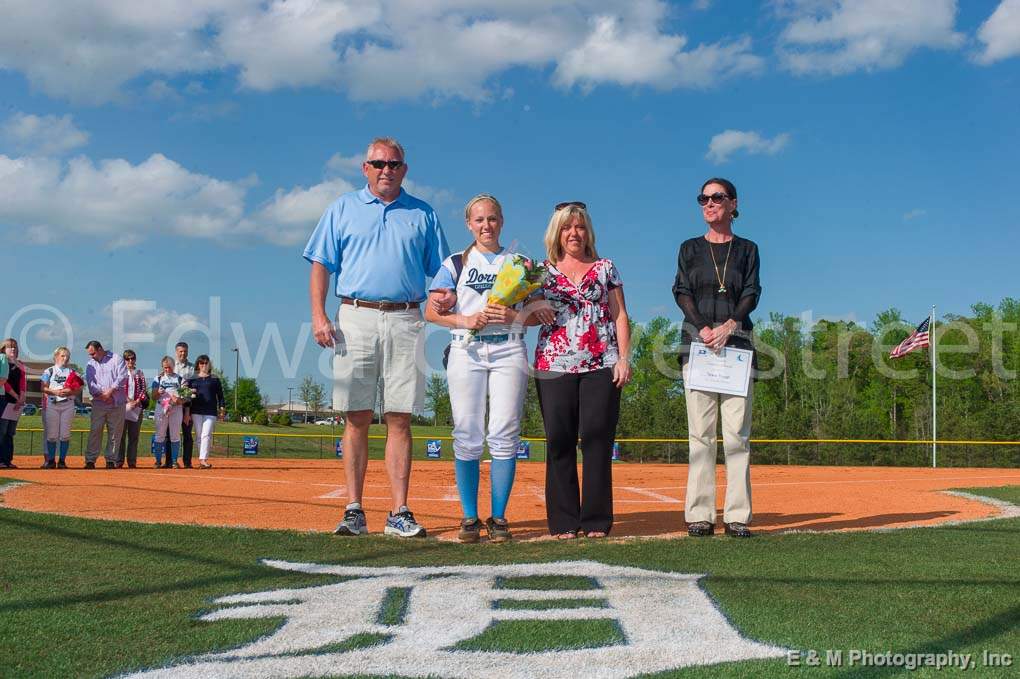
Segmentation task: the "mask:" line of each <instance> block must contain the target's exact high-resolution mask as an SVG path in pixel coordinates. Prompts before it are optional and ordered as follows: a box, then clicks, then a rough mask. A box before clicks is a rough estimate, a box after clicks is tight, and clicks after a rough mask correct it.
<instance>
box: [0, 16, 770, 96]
mask: <svg viewBox="0 0 1020 679" xmlns="http://www.w3.org/2000/svg"><path fill="white" fill-rule="evenodd" d="M669 11H670V10H669V5H668V3H666V2H664V1H663V0H632V2H629V3H619V2H615V1H614V0H547V1H541V0H520V1H519V2H515V3H506V2H503V1H502V0H444V2H430V3H422V2H420V1H419V0H357V1H355V0H287V1H284V0H271V1H270V2H265V1H263V0H194V1H192V2H188V3H143V4H141V5H139V4H138V3H135V2H129V1H128V0H79V1H78V2H75V3H73V4H71V5H68V4H67V3H66V2H61V1H60V0H35V1H34V2H32V3H26V4H25V5H24V8H19V11H18V12H8V15H9V16H5V17H3V19H4V20H3V21H0V69H9V70H15V71H19V72H22V73H24V74H25V75H26V77H27V78H28V79H29V81H30V82H31V83H32V84H33V85H34V86H35V87H37V88H39V89H41V90H43V91H44V92H46V93H47V94H50V95H53V96H61V97H67V98H70V99H73V100H76V101H83V102H91V103H101V102H105V101H109V100H112V99H116V98H118V97H120V96H123V90H124V88H125V87H130V86H131V85H132V84H133V81H136V80H141V79H143V78H148V77H151V78H153V80H154V81H155V82H157V83H158V82H162V83H164V85H165V81H166V79H167V78H172V77H175V76H178V75H181V74H185V73H205V72H214V71H226V70H236V72H237V74H238V78H239V82H240V85H241V86H242V87H245V88H249V89H253V90H258V91H268V90H274V89H279V88H287V87H328V88H336V89H340V90H344V91H346V92H347V93H348V94H349V95H350V96H351V97H352V98H353V99H356V100H372V101H385V100H399V99H414V98H419V97H423V96H428V97H433V98H435V97H440V98H442V97H456V98H461V99H466V100H468V101H474V102H485V101H490V100H492V99H494V98H496V97H498V96H499V94H500V93H501V92H502V91H503V88H502V87H500V85H499V83H497V82H493V80H494V79H496V78H498V77H499V76H500V75H501V74H502V73H504V72H505V71H507V70H509V69H512V68H518V67H524V68H534V69H549V68H550V67H552V68H551V69H550V70H551V72H552V73H553V79H554V82H556V83H557V84H559V85H561V86H564V87H572V86H574V85H579V86H581V87H584V88H591V87H594V86H597V85H600V84H604V83H612V84H618V85H624V86H634V85H638V86H652V87H658V88H674V87H692V86H693V87H701V86H704V85H706V84H709V83H711V82H713V81H714V80H715V79H718V78H719V77H720V74H721V75H722V76H730V75H736V74H741V73H747V72H751V71H755V70H757V69H759V68H760V67H761V64H762V60H761V59H760V58H759V57H757V56H755V55H753V54H752V53H751V52H750V41H749V40H748V39H747V38H742V39H731V40H724V41H721V42H717V43H710V44H705V45H699V46H697V47H695V48H693V49H687V45H688V39H687V37H686V36H684V35H681V34H674V33H670V32H668V31H667V29H666V28H665V26H666V20H667V18H668V14H669ZM149 87H150V88H151V87H152V86H151V85H150V86H149ZM155 88H156V89H155V90H150V91H149V94H150V95H155V96H159V95H166V94H168V92H167V91H166V88H165V87H163V86H161V85H155Z"/></svg>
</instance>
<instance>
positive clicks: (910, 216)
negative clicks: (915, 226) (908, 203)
mask: <svg viewBox="0 0 1020 679" xmlns="http://www.w3.org/2000/svg"><path fill="white" fill-rule="evenodd" d="M926 214H928V211H927V210H922V209H921V208H919V207H915V208H914V209H913V210H911V211H910V212H908V213H906V214H904V215H903V221H905V222H909V221H911V220H914V219H917V218H918V217H924V216H925V215H926Z"/></svg>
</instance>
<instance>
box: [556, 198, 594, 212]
mask: <svg viewBox="0 0 1020 679" xmlns="http://www.w3.org/2000/svg"><path fill="white" fill-rule="evenodd" d="M565 207H579V208H581V209H582V210H587V209H588V206H587V205H585V204H584V203H582V202H581V201H579V200H571V201H567V202H566V203H556V207H555V209H554V212H555V211H559V210H562V209H563V208H565Z"/></svg>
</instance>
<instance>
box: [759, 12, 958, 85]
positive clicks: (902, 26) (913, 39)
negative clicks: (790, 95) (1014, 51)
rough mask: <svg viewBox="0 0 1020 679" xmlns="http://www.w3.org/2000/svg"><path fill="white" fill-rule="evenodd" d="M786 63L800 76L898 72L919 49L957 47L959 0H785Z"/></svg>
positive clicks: (783, 49) (783, 54)
mask: <svg viewBox="0 0 1020 679" xmlns="http://www.w3.org/2000/svg"><path fill="white" fill-rule="evenodd" d="M778 8H779V13H780V15H781V16H784V17H787V18H789V19H790V21H789V23H788V25H787V26H786V28H785V29H784V30H783V32H782V35H781V36H780V48H779V49H780V54H781V57H782V60H783V63H784V65H785V66H786V67H787V68H788V69H789V70H791V71H793V72H794V73H798V74H829V75H837V74H843V73H850V72H853V71H857V70H862V69H863V70H871V69H881V68H894V67H896V66H899V65H900V64H902V63H903V62H904V60H906V58H907V57H908V56H909V55H910V53H911V52H913V51H914V50H917V49H920V48H925V47H927V48H931V49H955V48H957V47H959V46H960V45H961V44H962V43H963V36H962V35H961V34H959V33H957V32H956V31H955V30H954V27H955V24H956V9H957V8H956V0H895V1H894V2H890V1H889V0H782V1H781V2H779V3H778Z"/></svg>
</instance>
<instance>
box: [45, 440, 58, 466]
mask: <svg viewBox="0 0 1020 679" xmlns="http://www.w3.org/2000/svg"><path fill="white" fill-rule="evenodd" d="M56 456H57V442H56V441H47V442H46V461H47V462H53V458H55V457H56Z"/></svg>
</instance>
